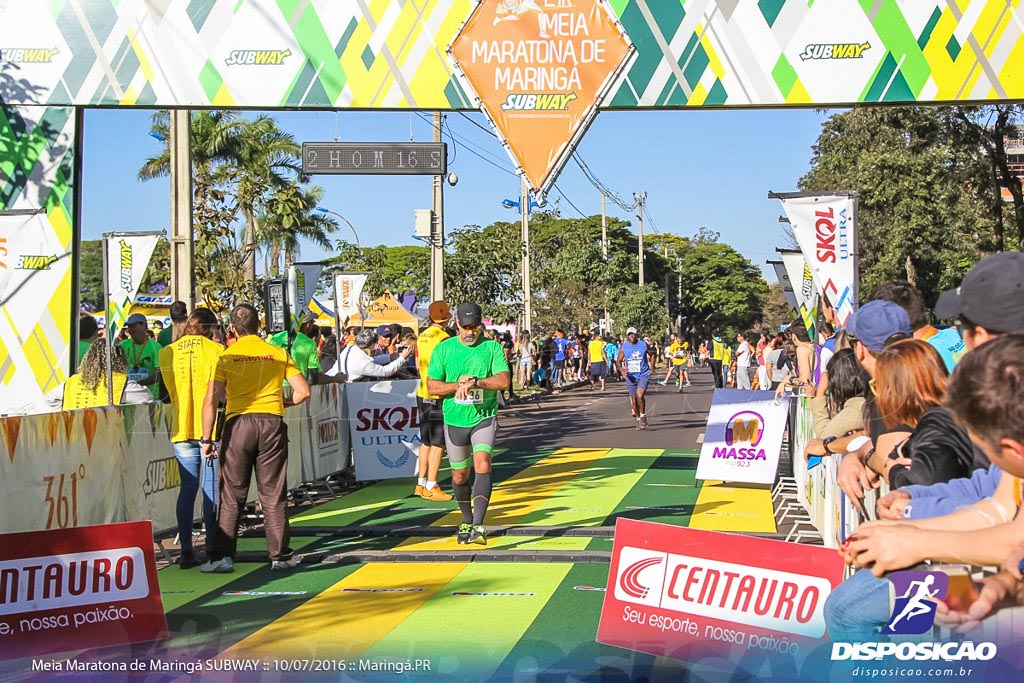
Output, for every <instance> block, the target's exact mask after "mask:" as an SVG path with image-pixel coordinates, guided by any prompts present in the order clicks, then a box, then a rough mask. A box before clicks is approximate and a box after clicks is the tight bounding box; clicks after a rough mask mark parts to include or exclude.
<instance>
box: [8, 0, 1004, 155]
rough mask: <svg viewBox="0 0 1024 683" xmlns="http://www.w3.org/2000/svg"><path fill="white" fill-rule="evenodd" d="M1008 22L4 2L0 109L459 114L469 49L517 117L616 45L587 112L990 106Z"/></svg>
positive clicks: (980, 12)
mask: <svg viewBox="0 0 1024 683" xmlns="http://www.w3.org/2000/svg"><path fill="white" fill-rule="evenodd" d="M597 12H601V13H604V14H605V15H607V16H606V17H603V16H602V17H600V19H598V16H597V14H596V13H597ZM1018 19H1019V10H1018V9H1015V5H1014V3H1010V4H1008V3H1006V2H993V1H990V0H963V1H962V2H957V3H950V2H947V1H946V0H916V1H915V2H901V3H894V2H886V3H881V4H879V3H871V2H860V1H858V0H831V1H830V2H807V0H776V1H774V2H750V3H747V2H736V1H735V0H728V1H727V0H708V1H706V2H701V3H693V2H687V3H683V2H678V1H677V0H676V1H671V2H669V1H664V2H663V1H661V0H628V1H627V0H609V1H607V2H596V1H595V0H482V1H481V2H474V1H473V0H436V1H435V2H403V3H397V2H337V0H309V1H308V2H302V3H289V2H237V3H221V2H192V3H186V8H185V9H182V8H181V7H180V6H179V5H178V4H177V3H166V2H119V3H110V2H77V3H64V2H39V0H6V1H5V2H0V53H2V57H0V83H10V85H9V86H7V87H4V88H3V100H4V101H5V102H7V103H8V104H9V105H11V104H34V105H49V106H58V105H75V106H85V105H103V106H121V107H153V108H161V107H172V106H182V107H197V108H198V107H237V108H267V109H276V108H288V109H293V108H300V109H301V108H342V109H344V108H352V109H420V110H425V109H442V110H463V111H467V110H477V109H479V107H480V103H479V102H478V101H477V98H476V96H474V94H473V89H474V86H476V85H478V83H471V82H470V81H469V80H467V79H466V78H463V77H462V76H461V75H460V74H459V73H458V70H457V68H456V60H457V61H458V63H459V64H460V65H463V68H465V65H464V61H465V60H464V59H463V56H462V54H461V52H460V51H459V49H458V46H459V45H464V47H465V48H466V49H467V50H468V51H469V58H470V59H469V60H468V61H469V62H473V61H474V60H473V56H474V44H476V48H475V50H476V53H475V54H476V57H475V60H476V63H477V64H478V65H479V66H481V67H486V68H485V69H482V70H481V72H480V73H479V74H478V77H479V78H484V77H485V76H487V75H488V74H489V75H490V80H489V81H486V82H485V81H480V83H479V84H482V85H485V86H486V88H485V89H484V90H477V92H476V94H477V95H479V96H481V97H482V96H484V95H485V94H486V93H490V92H497V90H498V89H502V90H504V91H505V92H506V97H507V95H512V96H513V99H512V100H507V99H506V98H502V100H501V101H500V102H496V103H492V104H490V105H488V107H489V108H492V107H501V106H502V105H503V104H505V105H506V108H504V109H502V112H503V113H509V112H513V111H517V112H519V113H521V114H522V115H523V116H524V118H525V115H526V114H527V113H528V109H526V105H527V104H528V103H529V102H531V99H530V96H531V95H537V96H538V97H537V98H535V99H534V100H532V102H533V105H532V106H533V107H534V109H533V112H532V113H533V114H538V115H543V116H545V117H547V116H548V115H550V113H551V111H554V110H556V107H557V105H558V104H559V101H561V103H562V104H563V105H564V104H566V103H568V104H569V109H568V110H563V111H575V110H576V109H577V107H579V106H581V105H582V104H583V102H581V101H580V100H583V99H584V98H585V97H592V92H593V91H592V90H591V86H589V85H587V84H588V82H589V78H590V76H588V75H587V74H586V73H584V72H585V71H588V70H589V69H591V68H592V67H594V66H599V67H601V70H602V71H605V70H614V69H615V68H616V67H618V66H619V61H620V60H619V59H617V56H618V57H621V49H622V46H623V45H624V44H626V43H628V44H631V45H632V46H633V49H634V50H635V56H634V57H633V58H631V59H629V60H628V61H627V62H625V63H624V64H623V66H624V70H623V71H621V72H620V73H618V74H617V75H616V76H615V77H614V78H613V79H612V80H611V82H610V83H609V90H608V94H607V97H605V98H604V99H603V101H602V102H601V104H600V105H599V108H602V107H603V108H611V109H631V108H663V107H664V108H682V107H702V106H712V107H723V106H724V107H749V106H779V105H787V104H789V105H796V106H830V105H839V106H849V105H851V104H855V103H865V102H979V101H981V102H996V101H1010V100H1021V99H1024V74H1022V73H1021V70H1020V68H1019V65H1020V64H1021V63H1024V23H1022V22H1020V21H1019V20H1018ZM598 21H600V24H601V25H600V26H599V25H598V23H596V22H598ZM612 22H614V23H615V25H616V28H615V29H612V28H611V23H612ZM618 27H621V38H620V36H619V35H618V34H619V31H620V29H619V28H618ZM588 34H589V35H588ZM601 40H605V41H606V42H604V43H601V42H599V41H601ZM460 41H465V42H464V43H462V42H460ZM620 41H621V42H620ZM495 42H496V43H497V44H495ZM453 46H455V49H454V50H453V52H455V53H456V54H455V55H454V56H455V59H453V58H452V55H449V53H448V50H449V48H452V47H453ZM485 62H486V63H485ZM574 71H578V72H579V73H578V74H577V73H574ZM577 77H578V79H579V81H578V83H577ZM601 78H603V76H601ZM495 79H500V80H497V81H496V80H495ZM597 82H598V83H600V82H601V81H600V78H599V79H598V81H597ZM495 86H498V87H497V88H496V87H495ZM574 94H575V95H576V99H575V100H574V102H575V104H573V103H572V102H568V99H569V98H571V97H572V95H574ZM541 95H557V96H558V98H557V99H555V98H553V97H552V98H548V99H547V100H546V102H547V105H546V106H547V107H548V108H549V109H548V110H544V109H539V108H538V104H537V103H538V102H540V97H539V96H541ZM517 107H521V108H518V109H517ZM573 115H575V114H573ZM536 120H537V122H538V123H542V122H543V121H545V119H543V118H538V119H536ZM543 125H545V126H546V125H547V124H546V123H544V124H543ZM529 134H530V133H529V131H528V135H529ZM525 144H528V143H525Z"/></svg>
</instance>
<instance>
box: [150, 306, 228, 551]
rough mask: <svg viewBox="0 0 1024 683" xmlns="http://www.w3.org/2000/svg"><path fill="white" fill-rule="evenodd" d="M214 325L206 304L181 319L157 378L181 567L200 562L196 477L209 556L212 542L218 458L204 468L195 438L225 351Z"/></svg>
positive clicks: (162, 351) (164, 351)
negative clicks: (172, 462) (164, 401)
mask: <svg viewBox="0 0 1024 683" xmlns="http://www.w3.org/2000/svg"><path fill="white" fill-rule="evenodd" d="M218 324H219V322H218V320H217V316H215V315H214V314H213V313H212V312H211V311H210V310H209V309H207V308H197V309H196V310H195V311H193V312H192V315H190V316H189V317H188V319H187V320H186V321H185V325H184V328H183V329H182V335H181V336H180V337H179V338H178V340H177V341H174V342H171V344H170V345H168V346H166V347H164V348H163V349H160V377H161V378H162V379H163V382H164V385H165V386H166V387H167V394H168V395H169V396H170V399H171V408H172V412H171V414H172V416H173V421H172V423H171V446H172V447H173V448H174V457H175V459H177V461H178V472H179V474H180V475H181V487H180V488H179V489H178V506H177V518H178V539H179V542H180V543H181V559H180V560H179V561H178V566H179V568H181V569H191V568H192V567H198V566H199V561H198V560H197V559H196V556H195V551H194V550H193V548H192V520H193V519H195V508H196V496H197V495H198V493H199V484H200V481H202V488H203V524H204V525H205V527H206V555H207V557H209V555H210V551H211V550H212V546H213V531H214V529H216V528H217V511H216V505H217V465H216V462H217V461H216V460H215V459H213V458H210V459H208V460H206V463H207V465H208V467H207V468H206V470H205V472H204V471H203V467H202V461H203V457H202V453H201V449H200V444H199V439H200V438H201V437H202V435H203V400H204V399H205V398H206V390H207V388H208V387H209V385H210V382H211V381H213V370H214V368H215V367H216V366H217V359H218V358H220V354H221V352H222V351H223V350H224V347H223V346H221V345H220V344H218V343H217V342H215V341H213V332H214V330H215V329H216V328H217V325H218ZM213 436H214V437H216V434H213Z"/></svg>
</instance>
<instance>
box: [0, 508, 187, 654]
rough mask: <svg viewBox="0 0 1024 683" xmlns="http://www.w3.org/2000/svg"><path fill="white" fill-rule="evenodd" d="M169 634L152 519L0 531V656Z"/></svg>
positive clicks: (89, 645)
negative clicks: (154, 553)
mask: <svg viewBox="0 0 1024 683" xmlns="http://www.w3.org/2000/svg"><path fill="white" fill-rule="evenodd" d="M58 549H59V550H58ZM166 637H167V618H166V617H165V616H164V607H163V601H162V599H161V597H160V585H159V583H158V582H157V576H156V561H155V558H154V557H153V530H152V526H151V525H150V523H149V522H129V523H124V524H103V525H100V526H87V527H82V528H78V529H64V530H51V531H33V532H31V533H19V534H3V535H0V639H2V640H0V642H2V643H3V646H2V647H0V659H17V658H19V657H30V656H35V655H42V654H47V653H53V652H68V651H73V650H83V649H87V648H91V647H99V646H109V645H119V644H121V643H139V642H147V641H153V640H162V639H165V638H166Z"/></svg>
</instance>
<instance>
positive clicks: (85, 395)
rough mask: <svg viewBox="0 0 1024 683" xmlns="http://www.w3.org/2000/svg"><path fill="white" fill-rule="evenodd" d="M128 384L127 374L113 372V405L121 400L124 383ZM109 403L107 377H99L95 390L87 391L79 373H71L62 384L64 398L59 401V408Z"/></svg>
mask: <svg viewBox="0 0 1024 683" xmlns="http://www.w3.org/2000/svg"><path fill="white" fill-rule="evenodd" d="M127 384H128V375H126V374H124V373H122V372H115V373H114V405H117V404H119V403H120V402H121V397H122V396H123V395H124V388H125V385H127ZM106 405H110V404H109V403H108V401H107V378H106V377H100V381H99V384H97V385H96V390H95V391H89V390H88V389H86V388H85V386H84V385H83V384H82V376H81V375H71V377H68V381H67V382H66V383H65V384H64V400H63V402H62V403H61V410H75V409H77V408H99V407H100V406H106Z"/></svg>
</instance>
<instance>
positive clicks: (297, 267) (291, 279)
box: [288, 263, 324, 329]
mask: <svg viewBox="0 0 1024 683" xmlns="http://www.w3.org/2000/svg"><path fill="white" fill-rule="evenodd" d="M323 269H324V267H323V264H320V263H295V264H292V265H290V266H288V296H289V297H290V301H291V310H292V315H294V316H295V320H296V321H301V320H302V314H303V313H305V312H306V311H308V310H309V304H310V303H311V302H312V301H313V294H314V293H315V292H316V285H317V282H319V281H320V273H321V272H322V271H323ZM297 328H298V322H296V329H297Z"/></svg>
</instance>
